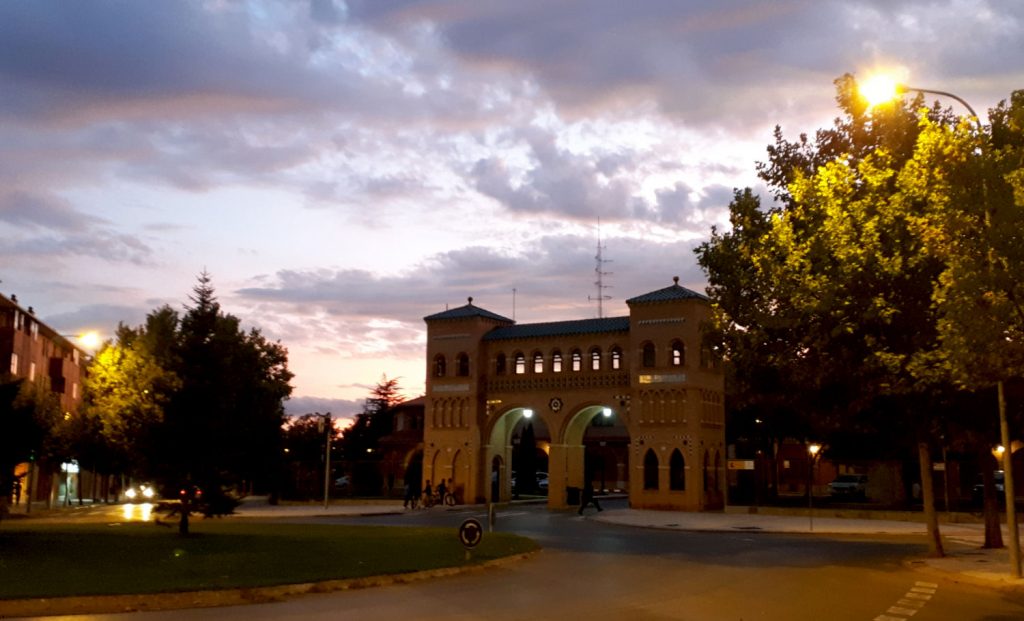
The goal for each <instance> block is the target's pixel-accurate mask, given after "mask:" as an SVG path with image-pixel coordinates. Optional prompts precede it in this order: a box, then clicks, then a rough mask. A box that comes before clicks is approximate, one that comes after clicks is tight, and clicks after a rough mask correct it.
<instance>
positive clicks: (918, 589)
mask: <svg viewBox="0 0 1024 621" xmlns="http://www.w3.org/2000/svg"><path fill="white" fill-rule="evenodd" d="M910 591H911V592H912V593H928V594H929V595H935V589H932V588H929V587H921V586H916V587H911V588H910Z"/></svg>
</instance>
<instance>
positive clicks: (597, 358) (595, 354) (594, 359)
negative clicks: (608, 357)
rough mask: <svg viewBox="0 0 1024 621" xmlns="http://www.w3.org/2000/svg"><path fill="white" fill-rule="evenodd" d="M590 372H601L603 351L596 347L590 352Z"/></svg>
mask: <svg viewBox="0 0 1024 621" xmlns="http://www.w3.org/2000/svg"><path fill="white" fill-rule="evenodd" d="M590 370H591V371H600V370H601V350H600V349H598V348H596V347H595V348H594V349H591V350H590Z"/></svg>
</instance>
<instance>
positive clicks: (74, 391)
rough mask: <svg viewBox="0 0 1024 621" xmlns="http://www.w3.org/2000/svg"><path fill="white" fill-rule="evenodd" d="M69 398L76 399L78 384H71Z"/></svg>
mask: <svg viewBox="0 0 1024 621" xmlns="http://www.w3.org/2000/svg"><path fill="white" fill-rule="evenodd" d="M71 398H72V399H77V398H78V382H71Z"/></svg>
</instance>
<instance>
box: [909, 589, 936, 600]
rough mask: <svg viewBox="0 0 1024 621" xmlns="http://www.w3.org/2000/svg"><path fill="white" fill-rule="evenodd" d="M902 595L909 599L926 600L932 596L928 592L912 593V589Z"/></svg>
mask: <svg viewBox="0 0 1024 621" xmlns="http://www.w3.org/2000/svg"><path fill="white" fill-rule="evenodd" d="M904 597H907V598H909V599H923V600H925V601H928V600H930V599H931V598H932V596H931V595H930V594H928V593H914V592H913V591H910V592H909V593H907V594H906V595H905V596H904Z"/></svg>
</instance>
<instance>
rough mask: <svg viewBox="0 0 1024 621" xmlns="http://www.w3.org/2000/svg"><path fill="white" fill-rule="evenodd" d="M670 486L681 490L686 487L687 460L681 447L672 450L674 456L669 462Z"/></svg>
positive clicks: (672, 488)
mask: <svg viewBox="0 0 1024 621" xmlns="http://www.w3.org/2000/svg"><path fill="white" fill-rule="evenodd" d="M668 471H669V475H668V488H669V489H670V490H673V491H677V492H681V491H684V490H685V489H686V460H685V459H684V458H683V454H682V453H680V452H679V449H676V450H674V451H672V457H671V459H669V462H668Z"/></svg>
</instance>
